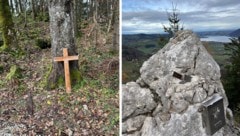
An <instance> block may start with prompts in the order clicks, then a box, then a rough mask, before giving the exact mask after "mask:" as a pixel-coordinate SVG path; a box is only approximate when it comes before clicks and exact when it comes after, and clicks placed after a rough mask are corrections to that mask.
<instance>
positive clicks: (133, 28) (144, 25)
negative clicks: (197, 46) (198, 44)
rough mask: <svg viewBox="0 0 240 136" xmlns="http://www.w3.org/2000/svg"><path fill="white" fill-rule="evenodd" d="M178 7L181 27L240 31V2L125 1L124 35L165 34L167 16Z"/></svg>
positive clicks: (193, 0) (186, 0)
mask: <svg viewBox="0 0 240 136" xmlns="http://www.w3.org/2000/svg"><path fill="white" fill-rule="evenodd" d="M172 3H174V5H176V6H177V9H178V13H179V18H180V19H181V21H180V25H183V27H184V29H190V30H193V31H214V30H229V29H231V30H234V29H238V28H240V1H239V0H172V1H171V0H122V33H123V34H136V33H146V34H153V33H164V32H163V29H162V26H163V24H164V25H166V26H169V23H168V20H167V12H171V11H172V10H171V9H172Z"/></svg>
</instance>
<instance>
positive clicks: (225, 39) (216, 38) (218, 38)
mask: <svg viewBox="0 0 240 136" xmlns="http://www.w3.org/2000/svg"><path fill="white" fill-rule="evenodd" d="M230 38H232V37H229V36H206V37H204V38H201V41H214V42H222V43H229V42H231V40H230Z"/></svg>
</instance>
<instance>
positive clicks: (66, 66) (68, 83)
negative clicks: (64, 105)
mask: <svg viewBox="0 0 240 136" xmlns="http://www.w3.org/2000/svg"><path fill="white" fill-rule="evenodd" d="M71 60H78V56H68V49H67V48H63V57H55V58H54V61H57V62H58V61H63V62H64V72H65V84H66V91H67V93H70V92H71V81H70V72H69V61H71Z"/></svg>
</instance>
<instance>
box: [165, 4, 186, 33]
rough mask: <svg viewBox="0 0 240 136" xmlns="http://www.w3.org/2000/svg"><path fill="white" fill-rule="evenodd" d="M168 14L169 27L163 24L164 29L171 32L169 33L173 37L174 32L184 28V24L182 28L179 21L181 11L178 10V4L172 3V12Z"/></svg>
mask: <svg viewBox="0 0 240 136" xmlns="http://www.w3.org/2000/svg"><path fill="white" fill-rule="evenodd" d="M167 14H168V21H169V27H167V26H165V25H163V29H164V31H165V32H167V33H169V35H170V36H171V37H172V36H174V34H175V33H176V32H177V31H179V30H183V26H182V27H181V28H180V26H179V22H180V18H179V13H178V12H177V6H176V5H174V4H173V3H172V12H171V13H169V12H167Z"/></svg>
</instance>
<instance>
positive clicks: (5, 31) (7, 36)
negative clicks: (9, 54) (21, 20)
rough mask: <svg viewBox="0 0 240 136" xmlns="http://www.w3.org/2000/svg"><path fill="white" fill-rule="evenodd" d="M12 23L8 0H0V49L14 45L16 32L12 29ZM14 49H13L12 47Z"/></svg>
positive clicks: (15, 43)
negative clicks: (0, 40)
mask: <svg viewBox="0 0 240 136" xmlns="http://www.w3.org/2000/svg"><path fill="white" fill-rule="evenodd" d="M13 27H14V24H13V21H12V14H11V12H10V7H9V3H8V0H0V29H1V31H2V37H3V42H4V43H3V46H2V47H1V48H2V50H5V49H7V48H10V47H11V48H12V47H14V46H15V47H16V45H17V42H16V34H15V31H14V29H13ZM12 50H14V49H12Z"/></svg>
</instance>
